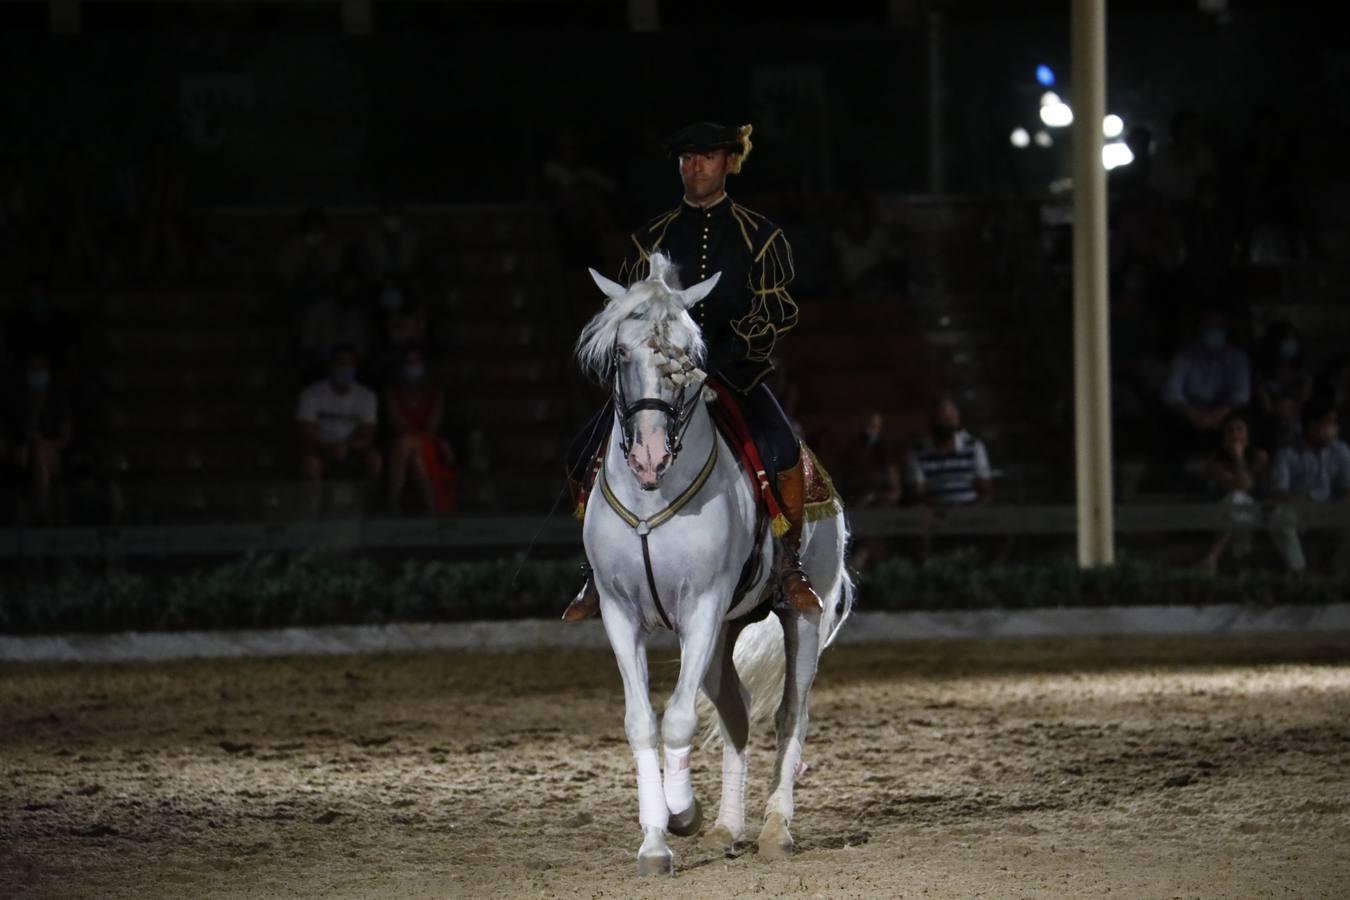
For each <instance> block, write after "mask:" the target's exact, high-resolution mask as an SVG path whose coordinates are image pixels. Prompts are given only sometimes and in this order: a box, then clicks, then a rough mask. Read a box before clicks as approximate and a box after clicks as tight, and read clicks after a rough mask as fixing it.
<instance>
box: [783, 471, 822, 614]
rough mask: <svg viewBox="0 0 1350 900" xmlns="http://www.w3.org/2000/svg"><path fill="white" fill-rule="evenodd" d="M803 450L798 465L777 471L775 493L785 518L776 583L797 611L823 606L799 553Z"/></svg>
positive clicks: (803, 502)
mask: <svg viewBox="0 0 1350 900" xmlns="http://www.w3.org/2000/svg"><path fill="white" fill-rule="evenodd" d="M805 459H806V453H805V451H803V452H802V454H801V456H800V457H798V459H797V464H796V465H795V466H793V467H792V468H791V469H788V470H787V471H786V472H779V473H778V496H779V497H780V498H782V500H783V515H784V516H786V517H787V520H788V529H787V531H786V532H784V533H783V535H782V536H781V537H780V540H781V541H782V544H783V554H782V557H781V565H780V568H779V570H778V577H779V583H780V584H781V585H782V589H783V599H784V601H786V603H787V605H788V606H789V607H791V608H792V609H793V610H795V611H796V612H798V613H814V612H820V611H821V610H823V609H824V608H825V604H824V603H822V602H821V600H820V595H819V594H817V593H816V589H815V588H813V587H812V586H811V579H809V578H807V577H806V572H804V571H803V570H802V561H801V557H800V556H799V553H800V552H801V546H802V521H803V519H804V518H805V515H806V472H805V468H804V466H805Z"/></svg>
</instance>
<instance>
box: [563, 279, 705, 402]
mask: <svg viewBox="0 0 1350 900" xmlns="http://www.w3.org/2000/svg"><path fill="white" fill-rule="evenodd" d="M650 268H651V274H649V275H648V276H647V277H646V278H645V279H643V280H642V281H639V282H637V283H636V284H634V285H632V286H631V287H629V289H628V293H626V294H624V295H623V296H621V297H616V298H614V299H613V300H610V301H609V302H608V303H606V304H605V307H604V309H602V310H600V312H598V313H596V314H595V316H594V318H592V319H591V320H590V321H589V322H587V323H586V327H585V328H583V329H581V336H580V337H579V338H577V346H576V356H577V362H578V364H580V366H581V368H582V370H583V371H585V372H588V373H590V374H591V375H592V376H594V377H595V378H596V379H604V378H607V377H609V372H610V366H611V364H612V363H613V358H612V357H613V353H614V343H615V341H616V340H617V338H618V336H619V329H620V327H622V325H623V323H624V322H627V321H629V320H636V321H640V322H643V323H645V324H646V325H647V328H646V330H645V332H644V333H643V334H642V336H641V337H642V338H645V337H647V336H649V335H657V336H659V337H660V338H662V339H663V340H665V341H667V342H669V343H670V344H673V345H675V346H677V347H682V348H684V349H685V351H686V352H687V353H688V354H689V355H690V356H691V357H693V359H694V361H695V362H697V363H699V364H702V361H703V355H704V351H705V347H704V342H703V332H702V331H700V330H699V327H698V325H696V324H695V323H694V320H693V318H692V317H691V316H690V315H689V313H688V312H686V311H685V309H684V305H683V304H682V303H681V301H680V297H679V291H680V284H679V281H678V280H676V278H675V271H674V266H673V265H671V262H670V259H669V258H668V257H667V256H666V255H665V254H663V253H653V254H652V255H651V266H650ZM672 282H673V283H672Z"/></svg>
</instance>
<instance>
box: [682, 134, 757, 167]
mask: <svg viewBox="0 0 1350 900" xmlns="http://www.w3.org/2000/svg"><path fill="white" fill-rule="evenodd" d="M752 130H753V129H752V128H751V127H750V126H749V125H742V126H740V127H739V128H733V127H731V126H729V125H719V124H717V123H716V122H695V123H693V124H692V125H686V126H684V127H683V128H681V129H680V130H679V131H677V132H675V133H674V134H672V135H671V136H670V137H668V138H666V141H665V150H666V154H667V155H668V156H672V157H674V156H679V155H680V154H681V153H706V152H708V151H709V150H730V151H731V152H732V153H733V154H735V155H736V162H735V163H734V164H733V166H732V171H733V172H739V171H740V168H741V166H740V164H741V162H742V161H743V160H744V159H745V157H746V156H748V155H749V154H750V147H751V144H750V132H751V131H752Z"/></svg>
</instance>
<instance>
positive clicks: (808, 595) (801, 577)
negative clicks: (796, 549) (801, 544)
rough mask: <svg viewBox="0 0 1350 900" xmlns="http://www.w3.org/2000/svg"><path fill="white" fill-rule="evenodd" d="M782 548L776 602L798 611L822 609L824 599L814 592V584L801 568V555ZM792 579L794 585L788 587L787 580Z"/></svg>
mask: <svg viewBox="0 0 1350 900" xmlns="http://www.w3.org/2000/svg"><path fill="white" fill-rule="evenodd" d="M783 549H784V555H783V562H782V568H781V570H780V571H779V573H778V602H779V604H780V606H781V608H782V609H789V610H792V611H793V612H798V613H812V612H821V611H823V610H824V609H825V601H824V600H822V599H821V598H820V594H818V593H816V588H815V585H813V584H811V578H810V576H808V575H807V574H806V570H805V569H803V568H802V561H801V557H800V556H798V555H797V554H796V553H793V552H792V551H790V550H788V549H787V548H786V547H785V548H783ZM794 580H795V585H794V586H793V588H790V587H789V582H792V581H794ZM794 588H795V589H794Z"/></svg>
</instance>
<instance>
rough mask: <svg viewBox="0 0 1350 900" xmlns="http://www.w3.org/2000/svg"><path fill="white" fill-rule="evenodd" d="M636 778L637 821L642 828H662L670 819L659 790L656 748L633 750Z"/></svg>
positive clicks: (659, 766)
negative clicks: (635, 762)
mask: <svg viewBox="0 0 1350 900" xmlns="http://www.w3.org/2000/svg"><path fill="white" fill-rule="evenodd" d="M633 758H634V759H635V760H636V761H637V779H638V823H639V824H641V825H642V827H643V828H661V829H664V828H665V827H666V824H667V823H668V822H669V821H670V812H669V811H668V810H667V809H666V797H665V794H664V793H662V790H661V761H660V760H659V759H657V757H656V748H655V747H652V748H650V749H648V750H634V751H633Z"/></svg>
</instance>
